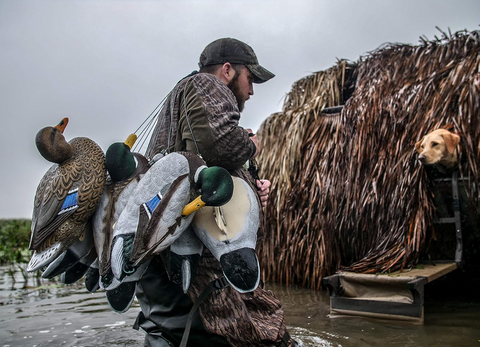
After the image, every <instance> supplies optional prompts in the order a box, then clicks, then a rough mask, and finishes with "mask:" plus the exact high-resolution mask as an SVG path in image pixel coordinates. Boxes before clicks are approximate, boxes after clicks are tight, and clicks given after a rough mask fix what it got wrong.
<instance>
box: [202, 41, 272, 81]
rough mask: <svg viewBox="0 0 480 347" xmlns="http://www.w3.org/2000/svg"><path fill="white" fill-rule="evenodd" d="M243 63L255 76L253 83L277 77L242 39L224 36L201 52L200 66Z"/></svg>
mask: <svg viewBox="0 0 480 347" xmlns="http://www.w3.org/2000/svg"><path fill="white" fill-rule="evenodd" d="M225 63H230V64H242V65H245V66H246V67H247V68H248V70H250V72H251V73H252V74H253V76H254V77H255V78H254V80H253V83H263V82H266V81H268V80H269V79H271V78H273V77H275V75H274V74H273V73H271V72H270V71H268V70H267V69H265V68H264V67H263V66H260V64H258V59H257V56H256V55H255V52H254V51H253V49H252V47H250V46H249V45H247V44H246V43H243V42H242V41H239V40H236V39H232V38H229V37H227V38H223V39H218V40H215V41H213V42H212V43H210V44H209V45H208V46H207V47H205V49H204V50H203V52H202V54H200V61H199V62H198V66H199V67H200V68H202V67H204V66H208V65H217V64H225Z"/></svg>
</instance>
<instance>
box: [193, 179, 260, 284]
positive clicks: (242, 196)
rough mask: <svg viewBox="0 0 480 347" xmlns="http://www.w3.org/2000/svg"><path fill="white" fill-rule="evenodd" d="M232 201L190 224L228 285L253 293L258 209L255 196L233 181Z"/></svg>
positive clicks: (256, 278)
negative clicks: (217, 265) (213, 258)
mask: <svg viewBox="0 0 480 347" xmlns="http://www.w3.org/2000/svg"><path fill="white" fill-rule="evenodd" d="M233 182H234V186H235V188H234V192H233V196H232V199H231V200H230V201H229V202H228V203H226V204H225V205H223V206H221V207H205V208H203V209H201V210H199V211H198V212H197V213H196V215H195V218H194V219H193V221H192V227H193V229H194V230H195V232H196V234H197V236H198V238H199V239H200V240H201V241H202V242H203V244H204V245H205V247H207V248H208V249H209V250H210V252H211V253H212V254H213V256H214V257H215V258H216V259H217V260H218V261H220V264H221V266H222V270H223V274H224V275H225V278H226V279H227V281H228V282H229V283H230V284H231V285H232V286H233V287H234V288H235V289H236V290H238V291H239V292H242V293H245V292H250V291H253V290H255V288H257V286H258V284H259V282H260V267H259V263H258V259H257V256H256V254H255V244H256V241H257V231H258V227H259V222H260V219H259V214H260V208H259V205H258V202H257V197H256V193H255V192H254V191H253V190H252V188H251V187H250V186H249V185H248V184H247V182H245V181H244V180H242V179H241V178H238V177H233Z"/></svg>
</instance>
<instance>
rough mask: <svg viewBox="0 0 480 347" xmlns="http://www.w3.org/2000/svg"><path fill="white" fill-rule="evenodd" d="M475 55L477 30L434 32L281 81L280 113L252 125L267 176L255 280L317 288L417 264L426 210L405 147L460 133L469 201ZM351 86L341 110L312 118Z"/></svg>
mask: <svg viewBox="0 0 480 347" xmlns="http://www.w3.org/2000/svg"><path fill="white" fill-rule="evenodd" d="M479 52H480V34H479V31H473V32H467V31H463V32H458V33H455V34H451V33H449V34H446V33H442V35H441V37H440V38H438V37H435V39H434V40H427V39H425V38H421V42H420V44H419V45H417V46H412V45H404V44H387V45H384V46H383V47H380V48H379V49H377V50H375V51H373V52H370V53H369V54H367V55H365V56H363V57H360V59H359V61H358V62H356V63H347V62H345V61H340V62H338V63H337V65H336V66H334V67H332V68H331V69H329V70H327V71H324V72H317V73H315V74H312V75H311V76H308V77H306V78H303V79H301V80H299V81H297V82H296V83H295V84H294V85H293V87H292V90H291V92H290V93H289V94H288V95H287V97H286V99H285V104H284V107H283V112H281V113H277V114H273V115H271V116H270V117H269V118H268V119H267V120H265V122H264V123H263V124H262V125H261V127H260V129H259V132H258V133H259V134H260V139H261V145H262V146H263V151H262V156H261V157H260V158H259V165H260V168H261V175H262V176H263V177H265V178H268V179H270V180H271V181H272V192H271V200H270V203H269V206H268V207H267V210H266V213H265V215H266V225H267V228H266V231H265V238H264V240H263V241H262V243H261V244H260V245H259V249H258V254H259V258H260V260H261V265H262V271H263V277H264V279H266V280H272V281H277V282H282V283H286V284H294V283H296V284H300V285H302V286H305V287H310V288H317V289H318V288H320V287H321V279H322V278H323V277H324V276H326V275H329V274H332V273H334V272H335V271H337V270H338V269H346V270H350V271H355V272H362V273H377V272H389V271H394V270H402V269H404V268H408V267H412V266H414V265H415V264H417V262H418V261H419V260H420V258H421V256H422V255H423V253H424V251H425V246H426V244H427V242H428V239H429V238H430V237H432V235H433V234H432V231H433V226H432V224H433V223H432V221H433V215H434V212H435V211H434V210H435V209H434V206H433V196H432V193H431V192H430V191H429V189H428V184H429V178H428V177H427V175H426V172H425V170H424V169H423V168H422V167H421V166H420V165H419V164H418V162H417V161H416V153H415V151H414V144H415V143H416V142H417V141H418V140H420V139H421V137H422V136H423V135H424V134H426V133H428V132H429V131H431V130H434V129H437V128H439V127H441V126H443V125H445V124H449V123H452V124H454V125H455V128H456V129H457V131H458V132H459V133H460V134H461V135H462V142H461V148H462V152H463V155H464V156H465V157H466V165H465V168H464V170H463V171H462V174H463V175H464V176H465V177H468V178H469V181H468V189H467V190H468V196H469V198H470V199H471V200H472V201H473V203H474V204H475V206H476V207H477V208H478V207H479V192H478V187H479V181H480V176H479V167H480V146H479V144H480V138H479V137H480V53H479ZM352 72H353V73H352ZM353 85H354V89H353V94H352V95H351V97H349V98H348V100H346V102H345V105H344V108H343V110H342V112H341V114H335V115H326V114H323V113H322V110H323V109H324V108H325V107H331V106H336V105H340V104H343V103H344V100H342V98H344V97H345V95H346V91H348V90H350V89H351V88H352V86H353Z"/></svg>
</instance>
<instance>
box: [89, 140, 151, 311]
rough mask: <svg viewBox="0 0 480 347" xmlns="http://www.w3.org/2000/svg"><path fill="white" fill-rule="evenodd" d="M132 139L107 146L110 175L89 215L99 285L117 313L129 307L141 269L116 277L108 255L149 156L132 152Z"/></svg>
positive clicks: (145, 169)
mask: <svg viewBox="0 0 480 347" xmlns="http://www.w3.org/2000/svg"><path fill="white" fill-rule="evenodd" d="M135 140H136V135H133V134H132V135H130V136H129V137H128V138H127V140H126V141H125V142H116V143H113V144H112V145H110V147H109V148H108V149H107V152H106V154H105V164H106V167H107V171H108V174H109V176H108V178H107V182H106V184H105V188H104V191H103V194H102V197H101V199H100V203H99V205H98V208H97V210H96V211H95V214H94V215H93V218H92V221H93V230H94V233H93V234H94V240H95V248H96V251H97V254H98V262H97V263H96V264H95V265H96V268H97V270H98V272H99V273H98V276H97V278H98V279H99V287H101V288H103V289H105V290H106V297H107V301H108V303H109V305H110V307H111V308H112V309H113V310H114V311H115V312H119V313H123V312H125V311H127V310H128V309H129V308H130V306H131V304H132V301H133V299H134V297H135V282H136V281H137V280H139V279H140V277H139V276H141V275H142V272H141V270H144V269H138V270H139V271H137V272H136V276H135V275H134V274H133V273H132V274H131V275H130V276H126V277H124V278H123V279H122V281H119V280H117V279H116V278H115V277H114V276H113V272H112V269H111V259H110V254H111V247H112V241H113V227H114V225H115V223H116V222H117V220H118V217H119V216H120V214H121V212H122V211H123V209H124V208H125V206H126V204H127V201H128V199H129V198H130V196H131V194H132V193H133V191H134V189H135V187H136V186H137V184H138V182H139V181H140V178H141V177H142V175H143V174H144V173H145V172H146V171H147V168H148V160H147V159H146V158H145V157H144V156H143V155H141V154H139V153H132V152H131V148H132V146H133V144H134V143H135ZM92 271H93V270H92ZM92 278H93V277H92Z"/></svg>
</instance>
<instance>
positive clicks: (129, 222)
mask: <svg viewBox="0 0 480 347" xmlns="http://www.w3.org/2000/svg"><path fill="white" fill-rule="evenodd" d="M200 192H201V193H200ZM232 193H233V181H232V178H231V176H230V174H229V173H228V172H227V171H226V170H225V169H223V168H220V167H210V168H207V166H206V165H205V162H204V161H203V159H201V158H200V157H199V156H197V155H196V154H193V153H187V152H174V153H170V154H167V155H166V156H164V157H162V158H160V159H159V160H158V161H156V162H155V163H154V164H153V165H152V166H151V167H150V169H149V170H148V171H147V172H146V173H145V175H144V176H143V177H142V179H141V180H140V182H139V184H138V185H137V187H136V188H135V191H134V192H133V194H132V196H131V198H130V200H129V202H128V203H127V206H126V207H125V209H124V210H123V212H122V214H121V215H120V217H119V219H118V222H117V224H116V225H115V229H114V233H115V235H117V236H118V241H121V242H118V243H115V244H114V245H113V248H112V270H113V273H114V275H115V277H117V278H118V279H121V278H122V277H123V276H124V275H125V273H128V272H129V271H131V268H132V267H136V266H139V265H140V264H141V263H143V262H145V261H147V260H149V259H151V258H153V257H154V256H155V255H158V254H159V253H160V252H161V251H163V250H165V249H166V248H167V247H169V246H170V245H172V243H173V242H174V241H175V240H176V239H178V238H179V237H180V235H181V234H182V232H183V231H184V230H185V229H186V228H187V227H188V225H189V224H190V222H191V220H192V219H193V216H194V212H195V211H196V210H198V209H200V208H201V207H203V206H205V205H207V206H208V205H212V206H219V205H223V204H224V203H226V202H227V201H228V200H229V199H230V197H231V195H232ZM192 200H193V201H192ZM123 235H128V236H129V238H124V237H123ZM117 236H115V237H117ZM132 236H133V241H132ZM114 253H115V255H114ZM114 257H118V258H120V259H119V261H116V262H115V264H121V266H119V267H118V268H114V266H113V258H114Z"/></svg>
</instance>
